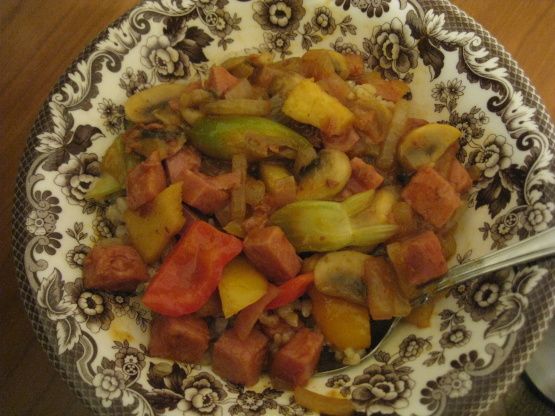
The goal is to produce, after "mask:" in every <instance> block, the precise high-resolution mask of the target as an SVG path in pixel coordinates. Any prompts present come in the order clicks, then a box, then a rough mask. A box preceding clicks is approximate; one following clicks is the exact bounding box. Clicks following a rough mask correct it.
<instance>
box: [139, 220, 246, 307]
mask: <svg viewBox="0 0 555 416" xmlns="http://www.w3.org/2000/svg"><path fill="white" fill-rule="evenodd" d="M242 248H243V244H242V243H241V240H239V239H237V238H235V237H233V236H232V235H229V234H226V233H223V232H221V231H218V230H217V229H216V228H214V227H212V226H211V225H210V224H208V223H206V222H204V221H195V222H194V223H193V224H192V225H191V227H190V228H189V229H188V230H187V232H186V233H185V234H184V235H183V236H182V237H181V239H180V240H179V241H178V243H177V244H176V245H175V247H174V248H173V250H172V251H171V253H170V254H169V255H168V256H167V257H166V258H165V260H164V263H162V266H161V267H160V269H159V270H158V272H157V273H156V275H155V276H154V278H153V279H152V281H151V282H150V284H149V285H148V288H147V290H146V292H145V294H144V296H143V303H144V304H145V305H146V306H147V307H148V308H150V309H152V310H153V311H155V312H158V313H159V314H161V315H166V316H173V317H177V316H182V315H185V314H188V313H192V312H195V311H197V310H198V309H200V308H201V307H202V305H204V304H205V303H206V302H207V301H208V299H209V298H210V296H211V295H212V293H213V292H214V291H215V290H216V289H217V287H218V283H219V281H220V279H221V277H222V270H223V268H224V266H225V265H226V264H227V263H229V262H230V261H231V260H232V259H233V258H234V257H235V256H237V255H238V254H239V253H240V252H241V250H242Z"/></svg>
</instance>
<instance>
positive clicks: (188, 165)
mask: <svg viewBox="0 0 555 416" xmlns="http://www.w3.org/2000/svg"><path fill="white" fill-rule="evenodd" d="M166 168H167V170H168V176H169V178H170V182H171V183H175V182H183V190H182V192H181V196H182V199H183V202H185V203H186V204H187V205H190V206H192V207H194V208H196V209H198V210H200V211H202V212H203V213H205V214H212V213H214V212H216V211H218V210H220V209H222V208H223V207H225V205H226V204H227V203H228V200H229V197H230V195H229V192H228V191H229V190H230V189H233V188H234V187H236V186H237V185H238V184H239V179H240V178H239V175H238V174H237V173H233V172H232V173H224V174H222V175H217V176H208V175H205V174H203V173H201V172H199V169H200V155H199V154H198V153H197V152H196V151H195V150H193V149H190V148H184V149H182V150H181V151H180V152H178V153H177V154H175V155H174V156H172V157H171V158H169V159H168V160H167V162H166Z"/></svg>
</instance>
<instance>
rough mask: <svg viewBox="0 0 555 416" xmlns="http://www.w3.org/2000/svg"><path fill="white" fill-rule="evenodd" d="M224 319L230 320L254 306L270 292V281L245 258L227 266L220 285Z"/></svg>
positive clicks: (237, 258)
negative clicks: (241, 311) (242, 310)
mask: <svg viewBox="0 0 555 416" xmlns="http://www.w3.org/2000/svg"><path fill="white" fill-rule="evenodd" d="M218 290H219V292H220V299H221V301H222V310H223V312H224V317H225V318H229V317H230V316H232V315H235V314H236V313H237V312H239V311H240V310H241V309H244V308H246V307H247V306H249V305H251V304H253V303H254V302H256V301H257V300H258V299H260V298H261V297H262V296H264V294H265V293H266V291H267V290H268V281H267V280H266V278H265V277H264V276H263V275H262V273H260V272H259V271H258V270H256V269H255V268H254V266H253V265H252V264H250V263H249V262H248V261H247V259H246V258H245V257H243V256H239V257H236V258H235V259H233V260H232V261H231V262H230V263H228V264H227V266H225V268H224V271H223V275H222V279H221V280H220V283H219V284H218Z"/></svg>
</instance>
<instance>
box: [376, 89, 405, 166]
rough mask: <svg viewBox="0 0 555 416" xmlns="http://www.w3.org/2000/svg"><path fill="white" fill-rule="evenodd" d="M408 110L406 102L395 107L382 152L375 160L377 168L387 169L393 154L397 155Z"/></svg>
mask: <svg viewBox="0 0 555 416" xmlns="http://www.w3.org/2000/svg"><path fill="white" fill-rule="evenodd" d="M408 108H409V103H408V101H406V100H400V101H399V102H398V103H397V104H396V105H395V111H394V113H393V118H392V119H391V125H390V126H389V131H388V132H387V136H386V138H385V140H384V143H383V147H382V152H381V153H380V156H379V157H378V160H377V165H378V167H380V168H382V169H389V168H391V166H393V162H394V161H395V154H396V153H397V145H398V143H399V140H400V139H401V136H402V134H403V132H404V130H405V125H406V123H407V119H408Z"/></svg>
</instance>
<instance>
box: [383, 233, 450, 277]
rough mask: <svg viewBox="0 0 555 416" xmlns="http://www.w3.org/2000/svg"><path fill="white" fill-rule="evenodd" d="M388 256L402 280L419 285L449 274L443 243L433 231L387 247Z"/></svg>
mask: <svg viewBox="0 0 555 416" xmlns="http://www.w3.org/2000/svg"><path fill="white" fill-rule="evenodd" d="M387 255H388V256H389V258H390V260H391V262H392V263H393V267H394V268H395V271H396V272H397V276H398V277H399V278H400V279H404V280H405V281H406V282H407V283H409V284H414V285H419V284H422V283H426V282H428V281H430V280H432V279H435V278H436V277H439V276H441V275H443V274H445V273H447V270H448V269H447V261H446V260H445V257H444V256H443V251H442V249H441V243H440V242H439V239H438V238H437V236H436V235H435V234H434V233H433V232H432V231H425V232H423V233H422V234H418V235H417V236H415V237H411V238H408V239H406V240H402V241H398V242H395V243H391V244H388V245H387Z"/></svg>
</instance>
